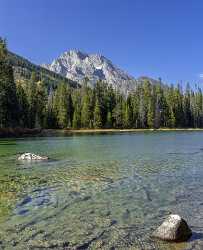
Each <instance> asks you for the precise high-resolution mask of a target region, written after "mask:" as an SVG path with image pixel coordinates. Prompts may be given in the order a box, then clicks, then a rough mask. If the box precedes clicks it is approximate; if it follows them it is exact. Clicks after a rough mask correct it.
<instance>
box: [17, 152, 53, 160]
mask: <svg viewBox="0 0 203 250" xmlns="http://www.w3.org/2000/svg"><path fill="white" fill-rule="evenodd" d="M48 159H49V158H48V157H47V156H41V155H36V154H33V153H24V154H22V155H21V156H19V157H18V160H26V161H45V160H48Z"/></svg>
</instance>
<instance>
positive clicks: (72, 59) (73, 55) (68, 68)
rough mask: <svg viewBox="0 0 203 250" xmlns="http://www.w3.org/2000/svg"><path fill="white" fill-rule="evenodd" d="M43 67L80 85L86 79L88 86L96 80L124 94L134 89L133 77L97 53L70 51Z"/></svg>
mask: <svg viewBox="0 0 203 250" xmlns="http://www.w3.org/2000/svg"><path fill="white" fill-rule="evenodd" d="M43 67H45V68H47V69H49V70H51V71H54V72H55V73H58V74H61V75H62V76H65V77H67V78H69V79H72V80H74V81H77V82H79V83H80V84H82V83H83V80H84V78H85V77H87V78H88V79H89V82H90V85H94V84H95V83H96V82H97V81H98V80H102V81H106V82H107V83H108V84H110V85H112V86H113V87H114V88H116V89H118V88H119V89H120V90H122V91H124V92H126V91H128V89H129V88H130V86H131V87H133V88H134V85H135V79H134V78H133V77H131V76H130V75H129V74H127V73H126V72H124V71H123V70H121V69H120V68H118V67H117V66H115V65H114V64H113V63H112V62H111V61H110V60H109V59H107V58H106V57H105V56H103V55H101V54H99V53H95V54H87V53H84V52H82V51H80V50H77V49H72V50H69V51H66V52H64V53H63V54H62V55H61V56H59V57H58V58H57V59H55V60H54V61H53V62H52V63H51V64H46V65H43Z"/></svg>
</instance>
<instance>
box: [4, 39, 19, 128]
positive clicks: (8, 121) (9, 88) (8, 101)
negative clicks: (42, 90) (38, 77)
mask: <svg viewBox="0 0 203 250" xmlns="http://www.w3.org/2000/svg"><path fill="white" fill-rule="evenodd" d="M18 115H19V113H18V101H17V95H16V85H15V82H14V76H13V69H12V66H11V65H10V64H9V62H8V60H7V46H6V42H5V40H3V39H2V38H0V127H15V126H17V125H18V121H19V117H18Z"/></svg>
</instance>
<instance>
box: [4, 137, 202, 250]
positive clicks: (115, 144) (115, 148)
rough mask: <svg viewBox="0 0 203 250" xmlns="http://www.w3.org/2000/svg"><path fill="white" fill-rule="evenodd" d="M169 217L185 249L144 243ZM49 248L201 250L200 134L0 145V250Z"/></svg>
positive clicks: (12, 141)
mask: <svg viewBox="0 0 203 250" xmlns="http://www.w3.org/2000/svg"><path fill="white" fill-rule="evenodd" d="M23 152H34V153H38V154H42V155H47V156H49V157H50V161H45V162H38V163H26V162H18V161H17V157H18V155H19V154H20V153H23ZM170 213H178V214H180V215H181V216H183V217H184V218H185V219H186V220H187V222H188V224H189V225H190V226H191V228H192V231H193V237H192V238H191V239H190V240H189V242H187V243H178V244H177V243H175V244H172V243H162V242H159V241H156V240H153V239H151V238H150V235H151V233H152V232H153V230H154V229H155V228H156V227H157V226H158V225H159V224H160V223H161V222H162V221H163V219H164V218H165V217H166V216H167V215H168V214H170ZM49 248H50V249H78V250H80V249H111V250H113V249H143V250H145V249H146V250H147V249H150V250H151V249H155V250H156V249H161V250H162V249H168V250H169V249H170V250H174V249H177V250H183V249H203V132H149V133H134V134H133V133H131V134H127V133H126V134H105V135H104V134H103V135H75V136H74V135H73V136H67V137H65V136H64V137H44V138H43V137H41V138H39V137H36V138H25V139H9V140H3V139H2V140H0V249H6V250H7V249H9V250H10V249H20V250H21V249H22V250H24V249H25V250H26V249H49Z"/></svg>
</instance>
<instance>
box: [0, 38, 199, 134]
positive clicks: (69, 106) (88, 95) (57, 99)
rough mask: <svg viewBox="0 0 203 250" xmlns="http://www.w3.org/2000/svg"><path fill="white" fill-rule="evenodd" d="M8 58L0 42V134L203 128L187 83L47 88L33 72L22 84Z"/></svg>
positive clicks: (196, 93) (196, 99)
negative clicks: (130, 87)
mask: <svg viewBox="0 0 203 250" xmlns="http://www.w3.org/2000/svg"><path fill="white" fill-rule="evenodd" d="M7 55H8V50H7V46H6V42H5V40H4V39H2V38H0V135H1V134H6V133H8V134H9V131H10V133H11V134H12V133H14V134H15V131H18V132H16V133H19V134H23V133H25V132H26V131H27V133H28V134H29V133H31V134H32V133H35V132H36V131H38V132H39V131H41V129H67V131H69V132H71V131H72V132H76V131H77V130H78V131H79V132H80V133H81V132H87V131H89V132H94V131H101V129H102V131H106V132H107V131H108V130H109V132H113V131H114V130H121V129H122V130H123V131H125V130H127V131H133V130H135V131H138V130H140V129H141V130H142V129H151V130H152V129H161V130H166V129H188V128H190V129H195V128H196V129H197V128H199V129H201V128H203V95H202V90H201V88H199V87H196V88H190V86H189V84H187V86H186V88H185V89H184V90H183V89H182V88H181V86H180V85H175V86H174V85H170V86H169V85H166V84H163V83H162V82H161V80H160V81H159V83H157V84H152V83H151V82H150V81H149V80H146V81H144V82H143V83H140V84H139V83H138V84H136V85H135V89H134V90H133V91H130V92H129V93H128V95H124V94H123V93H122V92H120V91H119V90H115V89H113V88H112V86H110V85H108V84H107V83H105V82H102V81H98V82H97V83H96V84H95V86H94V87H89V84H88V79H84V84H83V85H82V86H81V87H77V88H74V87H72V86H70V85H68V84H67V83H65V82H63V81H62V82H61V83H59V84H57V85H50V84H49V83H48V82H46V79H43V76H39V75H38V74H36V72H35V71H33V72H32V74H31V77H30V79H29V80H28V81H27V82H25V83H24V84H20V83H18V82H16V81H15V79H14V75H13V67H12V65H11V64H10V63H9V61H8V56H7ZM3 131H4V132H3ZM6 131H7V132H6ZM12 131H13V132H12ZM19 131H21V132H19ZM28 131H29V132H28Z"/></svg>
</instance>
